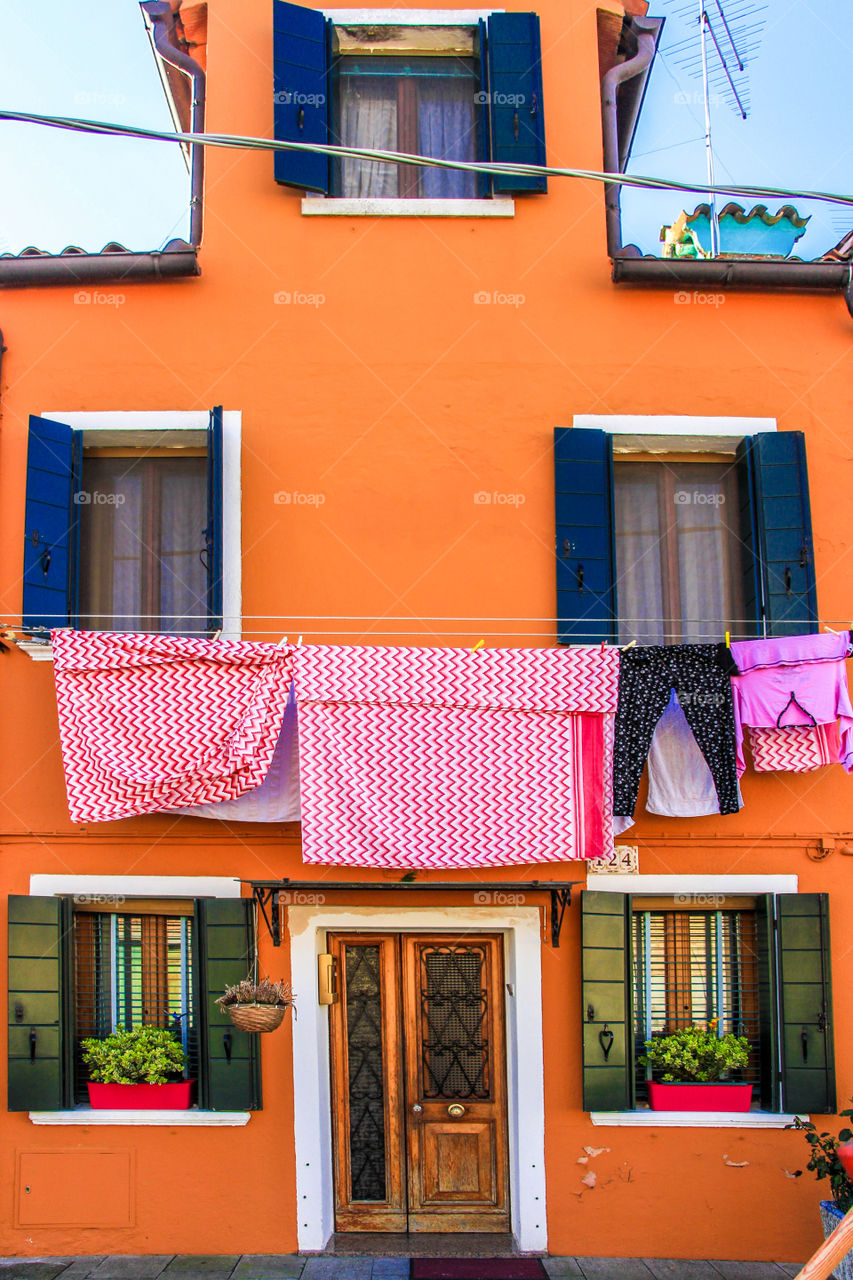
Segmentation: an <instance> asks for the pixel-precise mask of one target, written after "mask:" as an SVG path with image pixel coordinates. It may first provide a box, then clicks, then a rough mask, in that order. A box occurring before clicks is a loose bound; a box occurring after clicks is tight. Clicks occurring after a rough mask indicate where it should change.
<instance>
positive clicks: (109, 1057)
mask: <svg viewBox="0 0 853 1280" xmlns="http://www.w3.org/2000/svg"><path fill="white" fill-rule="evenodd" d="M186 1060H187V1055H186V1054H185V1053H184V1050H183V1046H182V1045H181V1044H180V1043H179V1042H178V1041H177V1040H176V1039H175V1037H174V1034H173V1033H172V1032H171V1031H166V1030H163V1029H162V1028H160V1027H134V1028H133V1030H132V1031H114V1032H113V1033H112V1035H109V1036H106V1037H105V1038H104V1039H103V1040H97V1039H94V1038H90V1039H88V1040H84V1041H83V1061H84V1062H85V1063H86V1066H87V1067H88V1068H89V1079H90V1080H92V1081H93V1082H94V1083H96V1084H167V1083H168V1082H169V1080H170V1079H174V1078H175V1077H176V1076H180V1075H181V1073H182V1072H183V1069H184V1066H185V1064H186Z"/></svg>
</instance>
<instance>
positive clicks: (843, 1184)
mask: <svg viewBox="0 0 853 1280" xmlns="http://www.w3.org/2000/svg"><path fill="white" fill-rule="evenodd" d="M839 1114H840V1115H842V1116H843V1117H844V1118H845V1119H848V1120H849V1119H853V1110H849V1111H842V1112H840V1113H839ZM791 1128H792V1129H802V1131H803V1133H804V1134H805V1136H806V1142H807V1143H808V1144H809V1148H810V1152H809V1162H808V1164H807V1165H806V1168H807V1169H810V1170H811V1172H812V1173H813V1174H814V1175H815V1177H816V1178H817V1180H818V1182H820V1181H821V1180H822V1179H823V1178H828V1179H829V1190H830V1195H831V1197H832V1198H831V1199H830V1200H821V1202H820V1217H821V1222H822V1223H823V1234H824V1239H826V1238H827V1237H828V1236H829V1235H831V1233H832V1232H833V1231H834V1230H835V1228H836V1227H837V1226H838V1224H839V1222H840V1221H841V1219H842V1218H843V1217H844V1215H845V1214H846V1213H849V1212H850V1210H851V1209H853V1168H851V1161H850V1156H851V1154H853V1152H851V1146H853V1130H851V1129H842V1130H841V1132H840V1133H839V1135H838V1137H837V1138H836V1137H834V1135H833V1134H831V1133H818V1131H817V1126H816V1125H814V1124H813V1123H812V1121H811V1120H801V1119H800V1117H799V1116H796V1117H795V1118H794V1123H793V1124H792V1125H791ZM845 1159H846V1167H845V1163H844V1161H845ZM797 1172H798V1174H800V1173H802V1170H801V1169H800V1170H798V1171H797ZM835 1275H836V1276H837V1278H838V1280H853V1254H848V1256H847V1257H846V1258H845V1259H844V1260H843V1262H840V1263H838V1264H837V1265H836V1267H835Z"/></svg>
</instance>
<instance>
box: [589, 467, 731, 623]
mask: <svg viewBox="0 0 853 1280" xmlns="http://www.w3.org/2000/svg"><path fill="white" fill-rule="evenodd" d="M613 495H614V525H615V528H614V542H615V559H616V578H617V581H618V583H619V610H620V616H619V643H620V644H626V643H627V642H628V641H629V640H637V641H639V642H640V643H641V644H667V643H675V642H681V641H691V640H695V641H706V640H714V639H717V640H722V639H723V636H724V635H725V633H726V631H734V632H735V633H737V632H738V631H739V630H740V626H741V619H742V618H743V616H744V613H743V563H742V556H741V543H740V536H739V535H740V528H739V526H740V510H739V502H738V488H737V475H736V473H735V471H734V469H733V467H732V462H731V460H728V461H724V462H707V461H704V462H682V461H671V460H660V461H654V462H627V461H622V460H621V459H620V460H618V461H616V462H615V465H614V468H613Z"/></svg>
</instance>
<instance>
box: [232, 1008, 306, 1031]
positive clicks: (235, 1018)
mask: <svg viewBox="0 0 853 1280" xmlns="http://www.w3.org/2000/svg"><path fill="white" fill-rule="evenodd" d="M289 1008H290V1005H289V1004H227V1005H225V1010H226V1012H227V1014H228V1017H229V1018H230V1019H231V1021H232V1022H233V1024H234V1026H235V1027H237V1029H238V1030H239V1031H275V1029H276V1027H280V1026H281V1024H282V1022H283V1021H284V1015H285V1014H286V1013H287V1011H288V1009H289Z"/></svg>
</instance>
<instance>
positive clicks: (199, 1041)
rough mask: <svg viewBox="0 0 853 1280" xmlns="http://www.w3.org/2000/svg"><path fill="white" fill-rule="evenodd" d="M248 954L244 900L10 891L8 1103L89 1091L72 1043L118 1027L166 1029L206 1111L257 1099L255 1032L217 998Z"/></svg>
mask: <svg viewBox="0 0 853 1280" xmlns="http://www.w3.org/2000/svg"><path fill="white" fill-rule="evenodd" d="M253 954H254V923H253V912H252V904H251V902H250V901H249V900H248V899H245V898H198V899H195V900H193V899H188V900H186V901H184V900H181V901H170V902H158V901H141V900H133V899H128V900H127V901H120V902H118V903H114V904H112V905H111V906H110V905H108V904H100V903H99V902H98V901H92V900H90V899H89V898H88V897H86V896H80V897H78V898H75V899H73V900H72V899H71V898H67V897H52V898H51V897H34V896H33V897H24V896H18V895H14V894H13V895H10V897H9V1018H10V1024H11V1025H10V1034H9V1044H8V1053H9V1072H8V1080H9V1101H8V1106H9V1110H10V1111H30V1110H32V1111H58V1110H62V1109H66V1110H67V1109H71V1108H72V1107H74V1106H75V1105H78V1104H80V1103H81V1102H82V1101H83V1100H84V1099H85V1097H86V1087H85V1086H86V1076H85V1068H84V1065H83V1063H82V1054H81V1048H80V1042H81V1040H83V1039H84V1038H85V1037H86V1036H88V1035H95V1036H102V1035H108V1034H109V1032H110V1031H112V1030H113V1029H114V1028H116V1027H119V1026H121V1027H128V1026H139V1025H149V1026H160V1027H172V1028H173V1029H174V1032H175V1035H176V1036H178V1037H180V1039H181V1040H182V1042H183V1043H184V1045H185V1047H186V1049H187V1053H188V1057H189V1070H188V1076H189V1077H190V1078H193V1079H195V1080H196V1081H197V1086H196V1098H197V1105H198V1106H199V1107H200V1108H202V1109H205V1110H213V1111H233V1110H246V1111H248V1110H256V1109H258V1108H259V1107H260V1105H261V1092H260V1084H261V1081H260V1058H259V1056H258V1046H257V1037H256V1036H251V1035H248V1034H247V1033H246V1032H243V1031H238V1030H237V1029H236V1028H233V1027H232V1025H231V1022H230V1020H229V1018H228V1016H227V1014H225V1013H224V1011H223V1010H222V1009H221V1008H220V1007H219V1006H218V1005H217V1004H216V998H217V997H218V996H220V995H221V994H222V992H223V990H224V988H225V986H226V985H227V984H228V983H232V982H239V981H240V980H241V979H242V978H244V977H245V976H246V971H247V969H248V968H249V965H250V963H251V957H252V956H253Z"/></svg>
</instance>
